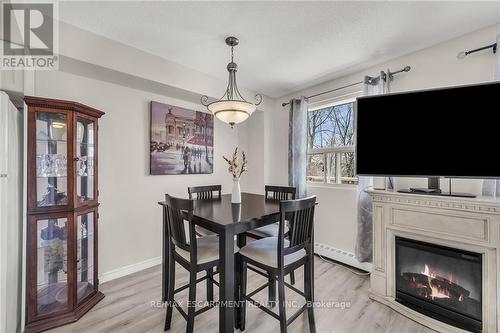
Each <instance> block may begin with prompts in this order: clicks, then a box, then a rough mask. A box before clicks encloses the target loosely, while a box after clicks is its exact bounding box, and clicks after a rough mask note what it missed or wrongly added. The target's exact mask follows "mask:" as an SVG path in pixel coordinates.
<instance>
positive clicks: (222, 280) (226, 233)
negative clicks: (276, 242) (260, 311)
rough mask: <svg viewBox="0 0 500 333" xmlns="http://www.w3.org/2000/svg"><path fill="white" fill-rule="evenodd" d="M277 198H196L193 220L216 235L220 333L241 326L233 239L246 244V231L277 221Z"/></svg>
mask: <svg viewBox="0 0 500 333" xmlns="http://www.w3.org/2000/svg"><path fill="white" fill-rule="evenodd" d="M158 204H160V205H161V206H163V233H162V235H163V240H162V300H163V301H164V302H165V301H166V300H167V294H166V293H167V291H168V285H167V283H168V278H167V275H168V270H167V268H168V267H169V261H170V260H173V259H172V257H171V256H170V253H171V251H170V248H169V247H170V242H169V241H168V228H167V222H166V203H165V202H164V201H162V202H158ZM279 219H280V205H279V201H276V200H270V199H266V197H265V196H264V195H261V194H253V193H244V192H243V193H241V203H232V202H231V194H223V195H221V196H220V198H215V199H210V200H195V201H194V211H193V222H194V223H195V224H196V225H199V226H201V227H203V228H205V229H207V230H210V231H212V232H214V233H216V234H217V235H218V236H219V267H218V271H219V332H220V333H228V332H234V329H235V328H240V313H239V311H238V305H239V304H240V300H241V299H242V298H241V295H240V290H239V275H240V274H239V271H240V269H241V268H240V264H239V262H238V259H237V258H235V257H236V256H235V255H234V253H235V248H234V246H235V238H236V239H237V246H238V247H241V246H243V245H244V244H245V235H244V234H245V232H247V231H249V230H253V229H256V228H259V227H262V226H265V225H269V224H272V223H275V222H277V221H279Z"/></svg>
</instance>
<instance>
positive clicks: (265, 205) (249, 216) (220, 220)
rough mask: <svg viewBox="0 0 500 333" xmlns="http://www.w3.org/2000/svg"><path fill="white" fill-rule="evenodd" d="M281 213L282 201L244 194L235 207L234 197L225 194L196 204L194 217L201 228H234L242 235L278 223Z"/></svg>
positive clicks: (259, 195)
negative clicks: (232, 198) (280, 202)
mask: <svg viewBox="0 0 500 333" xmlns="http://www.w3.org/2000/svg"><path fill="white" fill-rule="evenodd" d="M159 204H160V205H165V202H164V201H162V202H159ZM279 211H280V205H279V201H274V200H269V199H266V198H265V196H264V195H261V194H252V193H241V204H233V203H231V194H223V195H222V196H221V198H220V199H214V200H195V203H194V212H193V215H194V217H195V219H196V223H197V224H200V225H201V226H203V227H206V228H207V229H210V230H212V231H219V230H221V229H227V228H230V229H234V231H235V233H239V232H244V231H247V230H251V229H255V228H258V227H260V226H263V225H266V224H270V223H273V222H276V221H278V220H279V217H278V214H279Z"/></svg>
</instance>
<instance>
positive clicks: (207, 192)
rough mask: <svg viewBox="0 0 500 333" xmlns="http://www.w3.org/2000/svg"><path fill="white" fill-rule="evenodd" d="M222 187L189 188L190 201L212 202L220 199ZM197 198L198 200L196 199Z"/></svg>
mask: <svg viewBox="0 0 500 333" xmlns="http://www.w3.org/2000/svg"><path fill="white" fill-rule="evenodd" d="M221 192H222V185H207V186H192V187H188V194H189V199H196V200H212V199H217V198H218V199H220V197H221ZM194 196H196V198H194Z"/></svg>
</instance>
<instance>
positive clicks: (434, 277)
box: [420, 264, 464, 301]
mask: <svg viewBox="0 0 500 333" xmlns="http://www.w3.org/2000/svg"><path fill="white" fill-rule="evenodd" d="M420 273H421V274H423V275H425V276H427V279H428V284H429V287H430V289H431V293H430V294H429V295H428V296H429V297H430V298H432V299H435V298H456V295H453V296H455V297H453V296H452V295H451V294H450V289H449V288H445V286H454V285H457V284H458V281H453V274H452V273H449V274H448V276H447V277H446V278H445V277H443V276H440V275H438V274H437V273H436V272H433V271H431V270H430V269H429V266H428V265H427V264H425V265H424V270H423V271H421V272H420ZM463 300H464V295H463V294H460V295H459V296H458V301H463Z"/></svg>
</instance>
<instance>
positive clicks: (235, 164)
mask: <svg viewBox="0 0 500 333" xmlns="http://www.w3.org/2000/svg"><path fill="white" fill-rule="evenodd" d="M222 158H224V160H225V161H226V162H227V163H228V164H229V168H228V171H229V173H230V174H232V175H233V178H240V177H241V175H242V174H243V172H245V171H247V162H248V161H247V158H246V156H245V152H241V164H240V163H239V161H238V147H236V148H235V149H234V153H233V156H232V157H231V159H228V158H227V157H225V156H222Z"/></svg>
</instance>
